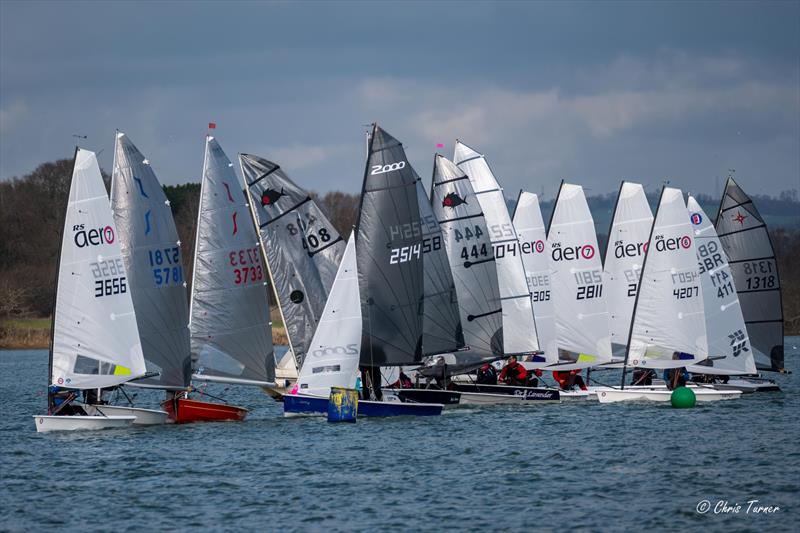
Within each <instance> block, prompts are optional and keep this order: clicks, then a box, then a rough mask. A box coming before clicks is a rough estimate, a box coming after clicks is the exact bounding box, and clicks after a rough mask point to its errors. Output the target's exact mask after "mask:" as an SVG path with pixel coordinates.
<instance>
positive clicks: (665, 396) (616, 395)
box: [597, 387, 742, 403]
mask: <svg viewBox="0 0 800 533" xmlns="http://www.w3.org/2000/svg"><path fill="white" fill-rule="evenodd" d="M692 391H693V392H694V394H695V397H696V398H697V401H698V402H716V401H719V400H734V399H736V398H738V397H739V396H741V395H742V391H736V390H714V389H698V388H692ZM671 397H672V391H671V390H668V389H648V388H635V389H612V388H610V387H608V388H598V389H597V399H598V400H599V401H600V403H616V402H626V401H627V402H634V401H638V402H669V401H670V398H671Z"/></svg>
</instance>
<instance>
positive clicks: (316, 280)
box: [239, 154, 345, 368]
mask: <svg viewBox="0 0 800 533" xmlns="http://www.w3.org/2000/svg"><path fill="white" fill-rule="evenodd" d="M239 163H240V165H241V169H242V175H243V176H244V180H245V184H246V185H247V191H248V194H249V200H250V201H249V203H250V206H251V210H252V216H253V219H254V220H255V222H256V225H257V226H258V228H259V233H260V238H261V242H262V243H263V248H264V252H265V255H266V258H267V267H268V272H269V275H270V278H271V279H272V283H273V284H274V286H275V294H276V295H277V297H278V304H279V307H280V311H281V316H282V318H283V323H284V327H285V328H286V333H287V336H288V338H289V346H290V348H291V350H292V353H293V354H294V358H295V362H296V365H297V368H300V366H301V365H302V362H303V359H304V358H305V356H306V353H307V351H308V344H309V343H310V342H311V339H312V337H313V335H314V331H315V330H316V328H317V323H318V322H319V318H320V316H321V315H322V310H323V309H324V307H325V301H326V300H327V298H328V292H329V291H330V288H331V285H332V284H333V280H334V278H335V277H336V272H337V270H338V267H339V261H340V259H341V257H342V253H343V252H344V248H345V242H344V240H343V239H342V238H341V236H339V233H338V232H337V231H336V230H335V229H334V227H333V225H332V224H331V222H330V221H329V220H328V219H327V218H326V217H325V215H324V214H323V213H322V211H321V210H320V208H319V206H317V204H316V202H314V200H312V198H311V196H310V195H309V194H308V192H306V191H305V190H303V189H301V188H300V187H298V186H297V185H296V184H295V183H294V182H293V181H292V180H291V179H289V177H288V176H287V175H286V173H285V172H284V171H283V169H281V168H280V166H278V165H277V164H276V163H273V162H272V161H268V160H266V159H264V158H261V157H258V156H254V155H248V154H239Z"/></svg>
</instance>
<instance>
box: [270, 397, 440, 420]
mask: <svg viewBox="0 0 800 533" xmlns="http://www.w3.org/2000/svg"><path fill="white" fill-rule="evenodd" d="M443 407H444V406H443V405H441V404H420V403H402V402H371V401H361V400H359V401H358V416H376V417H387V416H438V415H441V414H442V408H443ZM283 415H284V416H303V415H305V416H309V415H311V416H323V415H324V416H328V398H321V397H318V396H303V395H302V394H287V395H285V396H284V397H283Z"/></svg>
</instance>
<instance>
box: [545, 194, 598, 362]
mask: <svg viewBox="0 0 800 533" xmlns="http://www.w3.org/2000/svg"><path fill="white" fill-rule="evenodd" d="M547 243H548V246H549V248H550V261H549V264H550V283H551V285H552V287H553V309H554V310H555V316H556V336H557V338H558V353H559V362H560V363H564V364H563V365H559V368H562V369H567V368H573V369H574V368H586V367H590V366H594V365H599V364H602V363H607V362H609V361H610V360H611V338H610V334H609V330H608V309H607V307H606V300H605V290H604V288H605V287H604V284H603V265H602V264H601V262H600V254H599V253H598V246H597V234H596V233H595V230H594V221H593V219H592V213H591V212H590V211H589V204H587V203H586V196H585V195H584V193H583V187H581V186H580V185H571V184H569V183H563V182H562V183H561V188H560V189H559V191H558V197H557V198H556V203H555V206H553V215H552V217H551V219H550V228H549V229H548V232H547Z"/></svg>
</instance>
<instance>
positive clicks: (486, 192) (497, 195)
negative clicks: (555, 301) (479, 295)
mask: <svg viewBox="0 0 800 533" xmlns="http://www.w3.org/2000/svg"><path fill="white" fill-rule="evenodd" d="M453 162H454V163H455V164H456V165H458V167H459V168H460V169H461V170H462V171H463V172H464V173H465V174H466V175H467V176H468V177H469V180H470V182H472V187H473V188H474V189H475V195H476V197H477V199H478V202H479V203H480V205H481V208H482V209H483V215H484V216H485V217H486V223H487V224H488V227H489V238H490V239H491V240H492V246H493V247H494V256H495V264H496V265H497V278H498V280H499V282H500V298H501V299H502V302H503V349H504V350H505V353H506V354H533V353H535V352H537V351H539V341H538V337H537V335H536V322H535V320H534V317H533V305H532V303H531V293H530V289H529V288H528V283H527V281H526V278H525V268H524V267H523V266H522V257H521V254H520V251H519V239H518V238H517V232H516V231H515V230H514V225H513V224H511V217H510V216H509V215H508V207H507V206H506V201H505V197H504V196H503V189H501V188H500V184H498V183H497V179H496V178H495V177H494V174H492V170H491V169H490V168H489V164H488V163H487V162H486V158H484V156H483V155H481V154H479V153H478V152H476V151H475V150H473V149H472V148H470V147H469V146H467V145H466V144H464V143H462V142H460V141H456V148H455V156H454V158H453ZM534 357H535V359H534V360H536V359H540V360H543V358H542V357H541V356H534Z"/></svg>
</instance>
